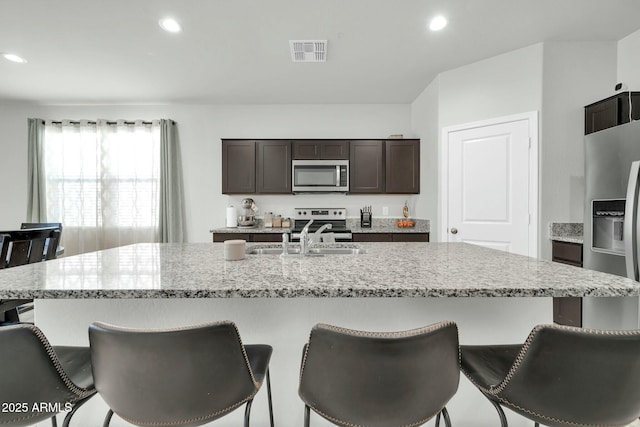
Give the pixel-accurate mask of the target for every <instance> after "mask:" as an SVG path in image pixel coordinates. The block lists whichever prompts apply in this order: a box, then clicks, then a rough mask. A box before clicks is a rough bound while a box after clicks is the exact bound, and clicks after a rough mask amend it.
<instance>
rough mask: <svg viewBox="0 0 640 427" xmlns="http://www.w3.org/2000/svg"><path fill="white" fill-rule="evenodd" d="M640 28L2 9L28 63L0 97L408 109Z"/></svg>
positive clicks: (335, 1)
mask: <svg viewBox="0 0 640 427" xmlns="http://www.w3.org/2000/svg"><path fill="white" fill-rule="evenodd" d="M436 13H442V14H444V15H446V17H447V18H448V20H449V25H448V27H446V28H445V29H444V30H443V31H441V32H439V33H433V32H430V31H429V30H428V29H427V28H426V27H427V24H428V21H429V19H430V18H431V17H433V16H434V15H435V14H436ZM169 15H170V16H173V17H175V18H176V19H177V20H178V21H179V22H180V23H181V24H182V26H183V32H182V33H181V34H178V35H175V34H169V33H166V32H164V31H162V30H161V29H160V27H159V26H158V21H159V19H160V18H162V17H165V16H169ZM638 28H640V1H639V0H316V1H310V0H133V1H132V0H109V1H107V0H55V1H52V0H2V1H0V52H3V53H4V52H11V53H16V54H18V55H20V56H22V57H24V58H25V59H27V60H28V63H26V64H15V63H11V62H8V61H5V60H0V99H20V100H30V101H36V102H44V103H136V104H139V103H216V104H229V103H231V104H274V103H276V104H277V103H293V104H301V103H303V104H304V103H314V104H315V103H410V102H412V101H413V100H414V99H415V98H416V96H418V95H419V94H420V92H421V91H422V90H423V89H424V88H425V87H426V86H427V85H428V84H429V82H431V80H433V78H434V77H435V76H437V74H438V73H440V72H442V71H445V70H448V69H452V68H455V67H458V66H461V65H464V64H468V63H471V62H475V61H477V60H480V59H483V58H488V57H491V56H494V55H497V54H500V53H504V52H508V51H511V50H514V49H517V48H520V47H524V46H529V45H531V44H534V43H537V42H541V41H555V40H559V41H617V40H619V39H621V38H623V37H625V36H626V35H628V34H630V33H632V32H634V31H635V30H637V29H638ZM291 39H327V40H328V54H327V62H326V63H293V62H292V61H291V57H290V53H289V40H291Z"/></svg>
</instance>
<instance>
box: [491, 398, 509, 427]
mask: <svg viewBox="0 0 640 427" xmlns="http://www.w3.org/2000/svg"><path fill="white" fill-rule="evenodd" d="M489 402H491V404H492V405H493V407H494V408H496V411H498V416H499V417H500V426H501V427H509V424H507V417H506V416H505V415H504V411H503V410H502V407H501V406H500V405H499V404H498V403H496V402H494V401H493V400H491V399H489Z"/></svg>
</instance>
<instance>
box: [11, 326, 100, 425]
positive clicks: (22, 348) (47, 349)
mask: <svg viewBox="0 0 640 427" xmlns="http://www.w3.org/2000/svg"><path fill="white" fill-rule="evenodd" d="M0 378H1V379H2V387H0V402H2V404H3V408H2V411H0V425H10V426H30V425H33V424H36V423H38V422H39V421H43V420H46V419H51V425H52V426H53V427H56V426H57V422H56V415H57V414H58V413H60V412H63V411H68V412H67V415H66V416H65V418H64V422H63V426H64V427H67V426H68V425H69V423H70V422H71V418H72V417H73V415H74V414H75V412H76V410H77V409H78V408H79V407H80V406H82V405H83V404H84V403H85V402H86V401H87V400H89V399H90V398H91V397H92V396H93V395H94V394H95V393H96V390H95V388H94V387H93V378H92V376H91V356H90V353H89V348H88V347H52V346H51V344H49V341H48V340H47V338H46V337H45V336H44V334H43V333H42V331H41V330H40V329H38V328H37V327H36V326H33V325H28V324H19V325H12V326H4V327H2V328H0Z"/></svg>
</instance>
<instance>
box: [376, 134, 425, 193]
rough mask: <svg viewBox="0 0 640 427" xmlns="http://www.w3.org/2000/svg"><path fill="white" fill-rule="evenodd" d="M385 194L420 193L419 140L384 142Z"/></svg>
mask: <svg viewBox="0 0 640 427" xmlns="http://www.w3.org/2000/svg"><path fill="white" fill-rule="evenodd" d="M385 192H386V193H395V194H418V193H420V140H418V139H404V140H387V141H385Z"/></svg>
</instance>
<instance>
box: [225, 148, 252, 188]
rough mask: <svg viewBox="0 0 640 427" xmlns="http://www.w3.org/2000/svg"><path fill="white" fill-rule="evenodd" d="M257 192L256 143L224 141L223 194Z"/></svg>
mask: <svg viewBox="0 0 640 427" xmlns="http://www.w3.org/2000/svg"><path fill="white" fill-rule="evenodd" d="M255 192H256V145H255V141H225V140H223V141H222V193H223V194H252V193H255Z"/></svg>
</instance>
